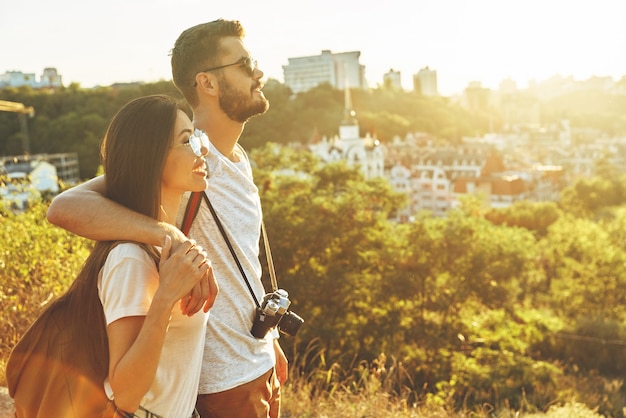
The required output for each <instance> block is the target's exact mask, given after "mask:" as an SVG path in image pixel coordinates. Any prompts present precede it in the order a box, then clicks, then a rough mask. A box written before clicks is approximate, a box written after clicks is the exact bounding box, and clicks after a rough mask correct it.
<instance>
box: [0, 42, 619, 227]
mask: <svg viewBox="0 0 626 418" xmlns="http://www.w3.org/2000/svg"><path fill="white" fill-rule="evenodd" d="M359 57H360V51H349V52H342V53H332V52H331V51H329V50H323V51H322V52H321V54H320V55H315V56H308V57H294V58H289V59H288V64H287V65H284V66H283V73H284V80H285V81H284V84H285V85H286V86H287V87H289V88H290V89H291V91H292V92H293V93H294V94H297V93H300V92H305V91H307V90H309V89H311V88H314V87H316V86H318V85H320V84H322V83H328V84H330V85H331V86H333V87H335V88H337V89H340V90H344V91H345V92H346V94H345V97H346V99H345V109H344V115H345V117H344V120H343V121H342V123H341V125H340V126H339V127H338V133H337V135H335V136H333V137H320V138H315V139H314V140H313V141H311V142H310V143H308V144H292V146H294V147H299V148H302V149H307V150H309V151H310V152H312V153H314V154H315V155H317V156H318V157H319V158H320V159H321V160H322V161H325V162H332V161H339V160H344V161H346V162H347V164H348V165H351V166H357V167H360V169H361V170H362V171H363V174H364V175H365V177H366V178H373V177H384V178H386V179H387V180H388V181H389V182H390V184H391V185H392V186H393V187H394V188H395V189H396V190H397V191H400V192H402V193H405V194H406V196H407V200H408V204H407V206H406V207H405V209H404V210H403V211H401V212H400V213H398V215H397V216H398V221H401V222H406V221H410V220H411V219H412V218H413V217H414V216H415V214H417V213H418V212H420V211H429V212H431V213H432V214H434V215H435V216H445V214H446V212H447V211H449V210H450V209H452V208H454V207H456V206H458V205H459V202H460V201H461V199H462V198H463V196H465V195H468V194H471V195H475V196H479V197H480V198H481V199H482V200H483V201H484V203H485V205H487V206H490V207H506V206H510V205H512V204H513V203H515V202H518V201H522V200H530V201H556V200H557V199H558V198H559V194H560V191H561V190H562V189H563V188H564V187H566V186H567V185H570V184H572V183H573V182H574V181H576V180H577V179H579V178H581V177H589V176H591V175H593V174H594V170H595V169H596V166H597V164H598V162H599V161H603V162H604V163H606V164H610V165H612V166H615V167H626V137H607V136H606V135H605V134H603V133H601V132H599V131H594V130H592V129H584V132H582V131H580V128H579V131H576V130H574V129H573V128H572V127H571V124H570V121H569V120H567V119H563V120H561V121H559V122H558V123H552V124H550V125H545V124H542V121H541V103H542V101H544V100H548V99H550V98H553V97H558V96H560V95H564V94H568V93H572V92H576V91H586V90H596V91H602V92H606V93H608V94H611V95H616V96H622V95H626V77H623V78H622V80H613V78H611V77H592V78H590V79H589V80H586V81H575V80H573V79H572V78H571V77H561V76H555V77H553V78H552V79H549V80H545V81H542V82H536V83H531V84H530V85H529V87H528V88H527V89H524V90H523V91H522V90H519V89H518V88H517V85H516V82H515V81H513V80H510V79H508V80H502V82H501V83H500V86H499V88H498V90H497V91H493V90H491V89H488V88H484V87H482V85H481V83H480V82H479V81H476V82H471V83H469V84H468V85H467V87H466V88H465V90H464V91H463V93H462V94H461V95H459V96H458V97H455V98H451V99H452V100H455V101H457V102H458V103H460V104H461V105H462V106H464V107H465V108H467V109H469V110H472V111H488V110H489V109H498V111H499V113H500V114H501V115H502V118H503V129H501V131H500V132H489V133H488V134H485V135H484V136H482V137H476V138H469V137H466V138H462V141H461V144H456V145H442V143H441V141H437V138H433V137H431V136H430V135H428V134H425V133H421V132H414V133H411V134H408V135H406V136H405V137H403V138H400V137H396V138H393V140H392V141H387V142H386V143H382V142H381V141H379V140H378V139H377V138H376V137H375V135H373V134H372V133H365V135H364V136H363V135H361V133H360V129H359V123H358V115H356V114H355V113H354V110H353V109H352V106H351V99H350V89H351V88H358V89H368V88H370V86H368V83H367V81H366V79H365V76H364V75H365V66H364V65H362V64H360V62H359ZM412 80H413V89H412V91H413V92H415V93H416V94H420V95H423V96H429V97H435V96H438V95H439V93H438V88H437V71H436V69H431V68H429V67H425V68H422V69H420V70H419V71H418V72H416V73H415V74H413V75H412ZM24 85H26V86H30V87H32V88H34V89H40V88H47V89H54V88H58V87H62V86H63V83H62V76H61V75H60V74H58V72H57V70H56V69H55V68H45V69H44V71H43V73H42V75H41V76H39V77H36V76H35V74H26V73H22V72H19V71H10V72H7V73H5V74H0V89H1V88H3V87H19V86H24ZM378 87H381V88H388V89H396V90H398V91H400V90H402V84H401V74H400V72H399V71H395V70H393V69H390V70H389V72H387V73H386V74H385V75H384V77H383V80H381V84H379V85H378ZM0 110H1V109H0ZM573 138H585V140H584V141H579V140H576V141H575V140H573ZM27 159H28V164H26V163H25V161H22V160H21V159H20V158H17V157H10V158H4V159H2V160H0V168H1V167H2V166H3V167H4V171H5V172H6V173H8V174H9V176H11V175H12V174H11V173H12V172H15V173H17V174H16V176H19V178H20V179H23V178H26V177H27V176H28V175H35V167H37V166H38V165H37V164H35V163H33V161H34V160H38V159H39V160H42V161H48V162H50V163H51V164H53V165H55V166H56V169H57V170H58V171H59V172H63V173H66V176H67V173H68V166H67V165H68V164H69V165H70V166H71V167H72V170H71V173H75V167H77V166H78V162H77V161H76V158H75V155H73V156H72V155H68V156H67V157H64V156H59V155H55V156H54V159H53V161H50V158H48V156H40V157H38V156H28V158H27ZM29 167H32V169H31V170H30V171H29ZM50 175H51V174H50V172H49V170H48V171H46V176H50ZM16 178H17V177H16ZM72 180H76V179H75V178H72ZM32 184H36V182H35V181H34V180H33V181H32ZM46 184H48V183H46ZM3 194H4V195H6V194H7V192H6V190H4V192H3ZM20 206H23V203H20Z"/></svg>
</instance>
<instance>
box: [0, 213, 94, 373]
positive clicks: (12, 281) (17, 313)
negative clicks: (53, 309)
mask: <svg viewBox="0 0 626 418" xmlns="http://www.w3.org/2000/svg"><path fill="white" fill-rule="evenodd" d="M47 209H48V206H47V205H46V204H44V203H35V204H34V205H33V206H32V207H31V208H30V209H29V210H28V211H26V212H24V213H21V214H13V213H11V212H10V211H8V210H2V209H1V208H0V224H1V225H2V228H0V317H1V318H2V321H0V372H1V374H0V384H2V385H4V384H5V383H6V382H5V373H4V370H5V364H6V360H7V358H8V355H9V353H10V352H11V350H12V349H13V346H14V345H15V343H16V342H17V340H18V339H19V338H20V336H21V335H22V334H23V333H24V332H25V331H26V329H27V328H28V326H29V325H30V324H31V323H32V321H33V320H34V319H35V318H36V316H37V315H38V314H39V312H40V311H41V310H42V308H43V307H44V306H45V305H46V304H47V303H49V302H50V301H51V300H53V299H54V298H55V297H56V296H58V295H59V294H60V293H62V292H63V291H65V289H67V287H68V286H69V285H70V283H71V282H72V280H73V279H74V277H75V276H76V274H77V273H78V271H79V270H80V268H81V267H82V264H83V262H84V260H85V259H86V258H87V256H88V255H89V251H90V249H91V241H89V240H86V239H84V238H81V237H78V236H75V235H72V234H70V233H69V232H67V231H65V230H63V229H61V228H57V227H55V226H53V225H51V224H50V223H49V222H48V221H47V220H46V210H47Z"/></svg>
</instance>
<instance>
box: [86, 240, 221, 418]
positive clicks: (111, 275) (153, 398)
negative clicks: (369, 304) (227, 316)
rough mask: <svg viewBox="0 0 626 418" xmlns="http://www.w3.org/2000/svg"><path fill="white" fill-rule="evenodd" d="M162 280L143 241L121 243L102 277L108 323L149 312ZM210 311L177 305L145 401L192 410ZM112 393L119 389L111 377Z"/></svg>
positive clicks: (160, 409) (174, 413)
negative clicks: (187, 310)
mask: <svg viewBox="0 0 626 418" xmlns="http://www.w3.org/2000/svg"><path fill="white" fill-rule="evenodd" d="M158 285H159V272H158V270H157V266H156V264H155V262H154V260H153V259H152V258H151V257H150V256H149V255H148V254H147V253H146V251H145V250H143V249H142V248H141V247H140V246H138V245H137V244H134V243H121V244H119V245H117V246H116V247H115V248H113V250H111V252H110V253H109V255H108V257H107V260H106V262H105V264H104V266H103V267H102V269H101V271H100V276H99V278H98V293H99V296H100V300H101V302H102V306H103V308H104V314H105V317H106V322H107V325H109V324H110V323H112V322H114V321H116V320H118V319H120V318H124V317H128V316H145V315H146V314H147V313H148V309H149V308H150V304H151V302H152V298H153V296H154V293H155V292H156V289H157V287H158ZM208 316H209V314H205V313H204V312H203V311H202V310H201V311H200V312H198V313H196V314H195V315H193V316H191V317H188V316H185V315H183V314H182V313H181V311H180V304H178V303H176V304H175V305H174V308H173V309H172V316H171V319H170V323H169V327H168V330H167V334H166V336H165V341H164V343H163V349H162V352H161V358H160V360H159V365H158V369H157V372H156V376H155V378H154V381H153V383H152V386H151V387H150V390H148V392H147V393H146V394H145V396H144V397H143V399H142V401H141V406H142V407H144V408H145V409H147V410H149V411H151V412H153V413H155V414H158V415H160V416H162V417H164V418H178V417H188V416H191V414H192V412H193V410H194V407H195V403H196V397H197V393H198V381H199V378H200V367H201V365H202V350H203V347H204V338H205V334H206V321H207V319H208ZM104 386H105V391H106V393H107V396H108V397H109V398H110V399H113V398H114V394H113V392H112V390H111V386H110V385H109V382H108V379H107V380H106V381H105V385H104Z"/></svg>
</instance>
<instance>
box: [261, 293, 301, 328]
mask: <svg viewBox="0 0 626 418" xmlns="http://www.w3.org/2000/svg"><path fill="white" fill-rule="evenodd" d="M290 304H291V301H290V300H289V294H288V293H287V291H285V290H283V289H278V290H276V291H275V292H272V293H268V294H266V295H265V296H264V297H263V303H262V304H261V307H260V308H257V309H256V315H255V317H254V323H253V324H252V335H253V336H254V337H256V338H264V337H265V335H266V334H267V332H268V331H269V330H270V329H272V328H273V327H275V326H277V325H278V330H279V331H280V332H281V333H283V334H286V335H289V336H292V337H293V336H294V335H296V333H297V332H298V330H299V329H300V326H301V325H302V323H304V319H302V318H300V317H299V316H298V315H297V314H295V313H293V312H291V311H288V310H287V308H289V305H290Z"/></svg>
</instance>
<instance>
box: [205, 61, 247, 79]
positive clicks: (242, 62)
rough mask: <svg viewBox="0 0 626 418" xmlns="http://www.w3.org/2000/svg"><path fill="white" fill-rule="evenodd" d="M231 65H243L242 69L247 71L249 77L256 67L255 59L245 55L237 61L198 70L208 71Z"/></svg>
mask: <svg viewBox="0 0 626 418" xmlns="http://www.w3.org/2000/svg"><path fill="white" fill-rule="evenodd" d="M233 65H243V67H244V69H245V70H246V72H247V73H248V75H249V76H250V77H252V75H253V74H254V70H256V68H257V61H256V60H255V59H254V58H252V57H245V58H242V59H240V60H238V61H237V62H233V63H232V64H225V65H220V66H218V67H213V68H207V69H206V70H202V71H200V72H201V73H208V72H209V71H215V70H221V69H222V68H226V67H232V66H233Z"/></svg>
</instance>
